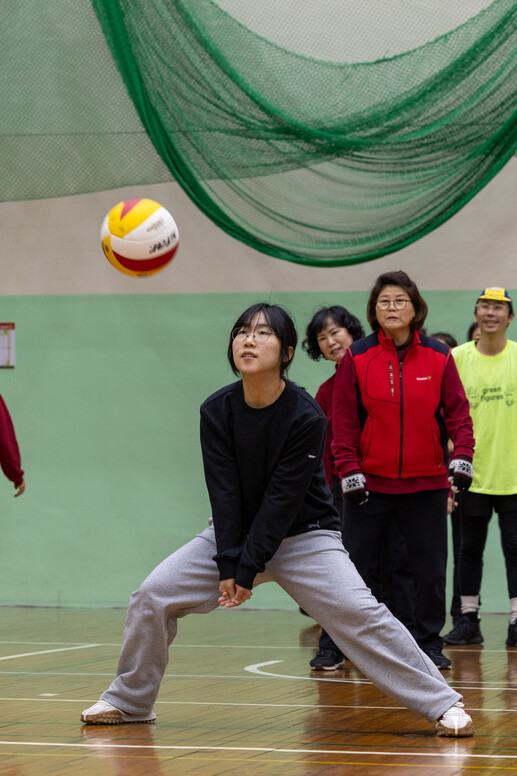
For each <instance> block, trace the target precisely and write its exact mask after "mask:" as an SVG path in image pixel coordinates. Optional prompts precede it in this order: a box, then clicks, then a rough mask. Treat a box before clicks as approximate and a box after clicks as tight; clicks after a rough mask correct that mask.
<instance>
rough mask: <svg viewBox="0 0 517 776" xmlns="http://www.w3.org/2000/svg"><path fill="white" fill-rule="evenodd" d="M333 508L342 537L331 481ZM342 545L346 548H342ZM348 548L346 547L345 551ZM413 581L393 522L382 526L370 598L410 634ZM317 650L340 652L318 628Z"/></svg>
mask: <svg viewBox="0 0 517 776" xmlns="http://www.w3.org/2000/svg"><path fill="white" fill-rule="evenodd" d="M332 495H333V497H334V506H335V508H336V509H337V511H338V512H339V514H340V515H341V534H342V535H344V530H345V529H344V520H345V507H344V501H343V494H342V490H341V482H340V480H339V478H338V477H333V478H332ZM345 546H346V545H345ZM347 549H348V548H347ZM414 587H415V586H414V581H413V575H412V573H411V569H410V568H409V561H408V554H407V544H406V540H405V539H404V537H403V536H402V534H401V533H400V530H399V528H398V526H397V525H396V523H390V524H388V525H387V527H386V532H385V534H384V536H383V539H382V542H381V547H380V551H379V565H378V568H377V573H376V577H375V584H374V585H373V588H375V592H374V595H375V597H376V598H377V600H378V601H381V602H382V603H383V604H386V606H387V607H388V609H389V610H390V612H391V613H392V614H393V615H394V617H396V618H397V619H398V620H400V622H402V623H403V624H404V625H405V626H406V628H407V629H408V630H409V631H410V632H411V633H413V635H414V625H415V623H414V599H415V595H414V592H415V590H414ZM319 648H320V649H332V650H333V651H334V652H338V653H339V652H340V649H339V647H337V646H336V645H335V644H334V642H333V640H332V639H331V638H330V636H329V635H328V633H327V632H326V630H324V629H322V631H321V635H320V640H319Z"/></svg>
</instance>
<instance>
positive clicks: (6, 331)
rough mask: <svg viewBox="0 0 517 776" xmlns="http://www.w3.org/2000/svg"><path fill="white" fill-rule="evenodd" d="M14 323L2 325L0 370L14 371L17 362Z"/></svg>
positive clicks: (0, 331)
mask: <svg viewBox="0 0 517 776" xmlns="http://www.w3.org/2000/svg"><path fill="white" fill-rule="evenodd" d="M15 333H16V330H15V326H14V323H0V369H12V368H13V367H14V362H15V358H14V355H15Z"/></svg>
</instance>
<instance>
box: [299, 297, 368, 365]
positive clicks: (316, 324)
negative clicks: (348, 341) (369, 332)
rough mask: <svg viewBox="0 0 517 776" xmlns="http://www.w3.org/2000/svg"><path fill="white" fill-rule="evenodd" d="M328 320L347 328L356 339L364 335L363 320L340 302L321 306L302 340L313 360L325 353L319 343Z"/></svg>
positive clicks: (303, 346) (304, 347)
mask: <svg viewBox="0 0 517 776" xmlns="http://www.w3.org/2000/svg"><path fill="white" fill-rule="evenodd" d="M328 320H331V321H334V322H335V323H336V324H337V325H338V326H341V327H342V328H343V329H346V330H347V331H348V333H349V334H350V336H351V337H352V339H353V340H354V341H355V340H358V339H362V338H363V337H364V329H363V327H362V325H361V321H360V320H359V318H356V317H355V315H352V313H350V312H349V311H348V310H347V309H346V307H341V305H339V304H335V305H333V306H332V307H320V308H319V309H318V310H316V312H315V313H314V315H313V316H312V319H311V322H310V323H309V325H308V326H307V328H306V330H305V339H304V341H303V342H302V348H303V349H304V350H305V351H306V353H307V355H308V356H309V358H312V360H313V361H318V360H319V359H320V358H321V357H322V355H323V353H322V352H321V350H320V346H319V344H318V334H319V333H320V331H321V330H322V329H324V328H325V325H326V323H327V321H328Z"/></svg>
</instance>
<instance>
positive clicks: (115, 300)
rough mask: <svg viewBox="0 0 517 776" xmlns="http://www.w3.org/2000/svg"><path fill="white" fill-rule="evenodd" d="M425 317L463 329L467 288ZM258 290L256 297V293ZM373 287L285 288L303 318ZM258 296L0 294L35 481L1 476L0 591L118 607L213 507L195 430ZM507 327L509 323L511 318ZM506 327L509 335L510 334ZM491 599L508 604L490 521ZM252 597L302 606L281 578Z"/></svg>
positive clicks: (300, 362) (313, 382) (434, 300)
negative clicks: (18, 482)
mask: <svg viewBox="0 0 517 776" xmlns="http://www.w3.org/2000/svg"><path fill="white" fill-rule="evenodd" d="M425 297H426V300H427V301H428V304H429V307H430V314H429V318H428V327H427V330H428V332H429V333H432V332H433V331H435V330H437V329H440V330H445V331H450V332H451V333H453V334H454V335H455V336H456V337H457V338H458V340H459V341H464V338H465V332H466V330H467V327H468V325H469V323H470V321H471V319H472V309H473V305H474V298H473V297H474V294H473V292H472V291H462V292H457V291H454V292H445V291H443V292H438V291H435V292H426V294H425ZM261 298H263V297H261ZM366 299H367V293H366V292H354V293H348V294H347V293H342V292H339V293H332V292H328V293H293V294H289V293H280V294H271V295H270V296H269V299H268V301H273V302H280V303H282V304H285V305H286V306H287V307H288V308H289V309H290V310H291V311H292V312H293V314H294V315H295V318H296V320H297V323H298V327H299V330H302V329H303V328H304V327H305V324H306V323H307V321H308V320H309V319H310V317H311V315H312V313H313V311H314V309H315V308H316V307H317V306H319V305H321V304H333V303H339V304H344V305H345V306H348V307H349V308H350V309H351V310H352V311H353V312H355V313H356V314H358V315H359V317H361V318H364V314H363V311H364V309H365V303H366ZM258 300H259V297H257V295H255V294H199V295H198V294H188V295H187V294H178V295H155V294H153V295H149V296H147V295H135V296H129V295H128V296H126V295H115V296H33V297H27V296H23V297H22V296H19V297H13V296H8V297H3V298H2V306H1V313H0V318H1V319H2V320H3V321H14V322H15V323H16V368H15V369H14V370H0V392H1V393H2V395H3V396H4V399H5V401H6V403H7V406H8V407H9V409H10V412H11V415H12V417H13V420H14V424H15V428H16V432H17V436H18V440H19V443H20V447H21V452H22V460H23V465H24V468H25V469H26V479H27V491H26V493H25V494H24V495H23V497H21V498H19V499H13V498H12V492H13V491H12V485H11V483H9V482H8V481H7V480H5V478H2V479H1V481H0V499H1V504H2V517H1V520H2V541H1V544H0V603H2V604H18V605H20V604H22V605H23V604H25V605H36V606H40V605H48V606H58V605H59V606H125V605H126V603H127V599H128V596H129V593H130V592H131V590H133V589H135V588H136V587H137V586H138V584H139V583H140V581H141V580H142V579H143V578H144V577H145V576H146V574H147V573H148V572H149V571H150V570H151V569H152V568H153V567H154V566H155V565H156V564H157V563H158V562H159V561H160V560H162V559H163V558H164V557H165V556H166V555H167V554H169V553H170V552H172V551H173V550H174V549H175V548H177V547H178V546H180V545H181V544H183V543H184V542H186V541H187V540H189V539H190V538H191V537H192V535H193V534H194V533H195V532H196V531H198V530H201V529H203V527H204V526H205V525H206V520H207V517H208V516H209V505H208V498H207V495H206V491H205V485H204V479H203V474H202V468H201V456H200V449H199V441H198V409H199V405H200V404H201V402H202V401H203V399H204V398H205V397H206V396H207V395H209V394H210V393H211V392H213V391H214V390H216V389H218V388H219V387H220V386H222V385H224V384H226V383H228V382H231V381H232V380H233V379H234V378H233V375H232V373H231V372H230V369H229V367H228V365H227V362H226V355H225V354H226V347H227V335H228V332H229V330H230V328H231V326H232V324H233V322H234V320H235V318H236V317H237V315H238V314H239V313H240V312H241V311H242V309H244V308H245V307H246V306H247V305H249V304H251V303H253V302H256V301H258ZM510 332H511V330H510ZM510 336H511V334H510ZM331 371H332V369H331V367H330V365H328V364H325V363H323V364H314V363H313V362H311V361H309V359H308V358H307V356H306V355H305V354H304V353H303V352H302V351H301V349H300V350H299V352H298V353H297V355H296V357H295V361H294V365H293V368H292V370H291V378H292V379H293V380H295V381H296V382H297V383H299V384H300V385H303V386H305V387H306V388H307V389H308V390H309V391H310V392H312V393H314V392H315V390H316V389H317V387H318V385H319V384H320V383H321V382H322V381H323V380H324V379H326V378H327V377H328V376H329V375H330V374H331ZM482 593H483V603H484V608H485V610H486V611H506V610H507V593H506V585H505V579H504V563H503V561H502V553H501V550H500V546H499V541H498V535H497V529H496V525H495V523H494V525H493V526H492V530H491V533H490V540H489V547H488V550H487V554H486V562H485V580H484V587H483V591H482ZM253 605H254V606H259V607H275V608H285V607H294V604H293V603H292V602H291V601H290V599H289V598H288V597H287V596H286V595H285V594H284V593H283V592H282V591H280V590H279V589H278V588H277V587H275V586H274V585H266V586H264V587H263V588H260V589H259V590H257V591H256V592H255V595H254V598H253Z"/></svg>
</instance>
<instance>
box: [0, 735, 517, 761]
mask: <svg viewBox="0 0 517 776" xmlns="http://www.w3.org/2000/svg"><path fill="white" fill-rule="evenodd" d="M460 741H461V739H458V738H456V739H454V743H459V742H460ZM451 743H452V741H451ZM6 745H8V746H46V747H49V746H50V747H52V746H53V747H62V748H67V749H69V748H71V749H74V748H75V749H92V750H94V751H95V750H98V749H110V750H113V749H131V750H134V749H150V750H152V751H158V750H166V751H182V752H185V751H186V752H272V753H273V754H276V753H278V754H305V755H310V754H328V755H337V754H344V755H361V756H362V757H364V756H381V757H438V758H445V757H446V758H447V759H448V760H450V759H453V758H461V761H462V763H463V762H464V760H466V759H468V758H470V759H474V758H476V759H482V760H512V761H513V760H517V755H506V754H471V753H470V752H465V751H462V752H452V751H448V752H387V751H380V752H379V751H375V750H371V751H369V750H364V749H359V750H355V749H280V748H277V747H274V746H198V745H197V744H192V745H191V746H179V745H178V746H177V745H174V744H134V745H133V744H101V743H97V742H95V744H65V743H49V742H46V741H45V742H36V741H0V746H6Z"/></svg>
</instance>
